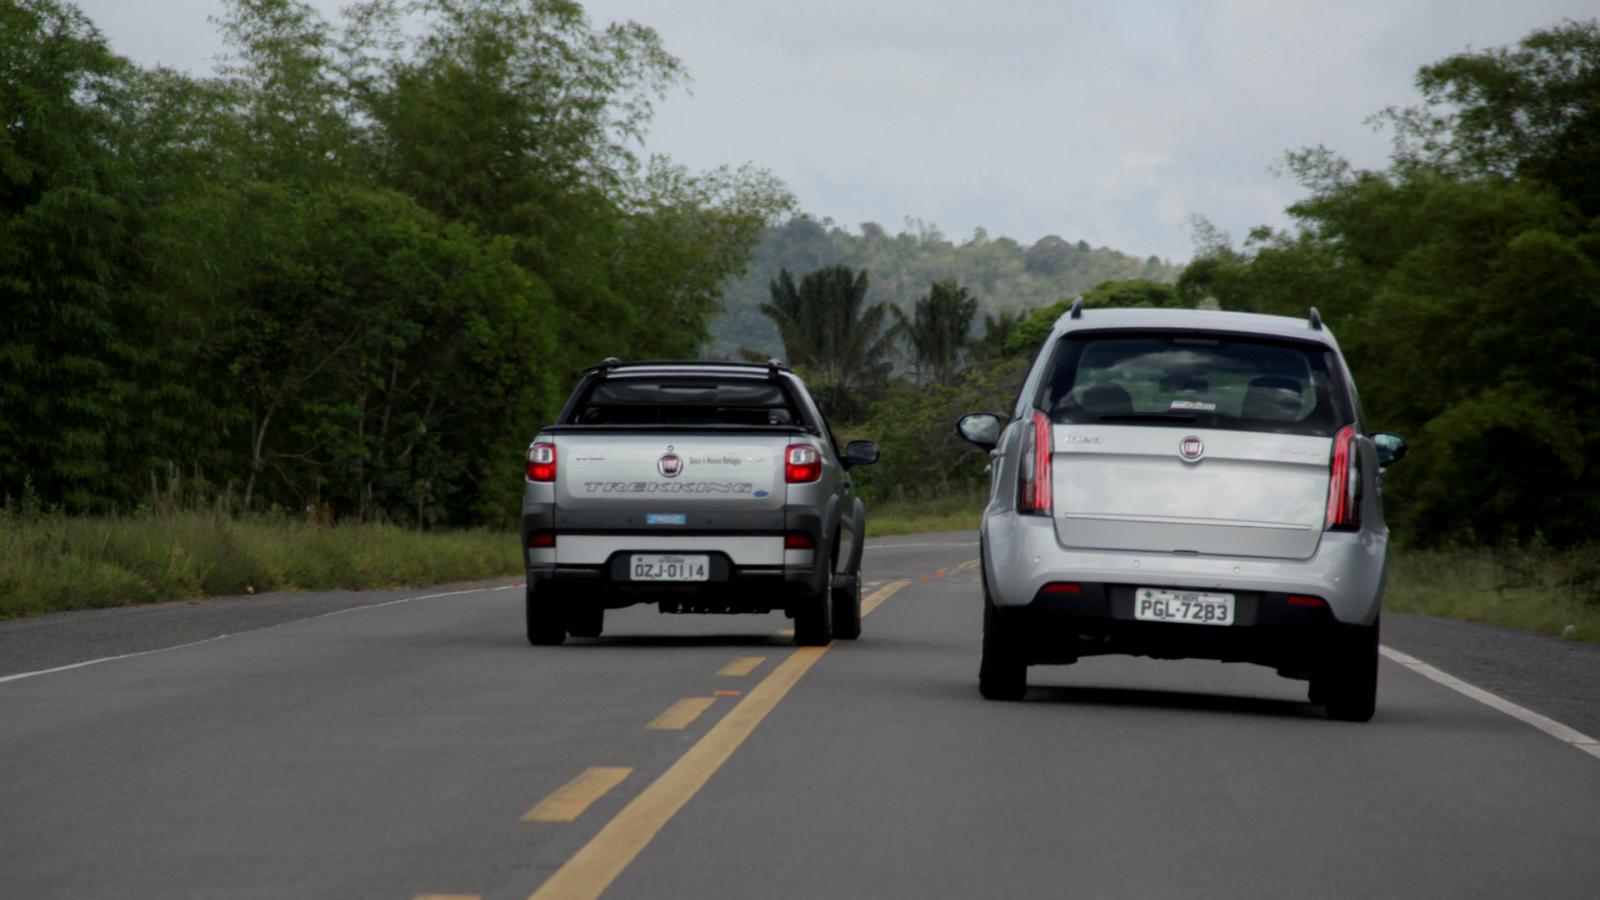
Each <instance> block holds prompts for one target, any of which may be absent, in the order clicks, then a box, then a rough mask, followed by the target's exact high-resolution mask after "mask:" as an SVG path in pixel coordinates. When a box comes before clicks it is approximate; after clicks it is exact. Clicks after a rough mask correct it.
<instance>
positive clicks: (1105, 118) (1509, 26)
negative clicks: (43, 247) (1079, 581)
mask: <svg viewBox="0 0 1600 900" xmlns="http://www.w3.org/2000/svg"><path fill="white" fill-rule="evenodd" d="M79 5H80V7H81V8H83V9H84V11H85V12H87V13H88V14H89V16H90V18H91V19H93V20H94V21H95V23H96V24H97V25H98V26H99V27H100V28H101V30H102V31H103V32H105V34H106V36H107V37H108V39H109V40H110V42H111V45H112V48H113V49H114V50H116V51H117V52H119V53H121V54H123V55H125V56H128V57H131V58H132V59H134V60H135V61H137V62H140V63H143V64H146V65H152V64H155V63H158V62H159V63H162V64H165V65H169V66H173V67H176V68H180V69H186V70H189V71H191V72H195V73H197V74H199V73H206V72H209V71H210V69H211V66H212V59H213V57H214V56H215V55H216V54H217V53H219V52H220V51H221V44H220V41H219V40H218V39H217V37H216V32H215V30H214V28H213V27H212V26H210V25H208V24H207V22H206V19H207V16H209V15H214V14H217V13H218V12H220V11H221V8H222V2H221V0H82V2H80V3H79ZM313 5H315V6H317V7H318V8H319V9H322V10H324V11H325V12H326V14H328V15H330V16H332V15H335V14H336V11H337V9H338V8H339V7H340V6H342V5H343V0H313ZM585 6H586V8H587V9H588V10H589V13H590V16H591V18H592V20H593V21H594V22H595V23H596V24H597V25H598V24H603V23H605V22H609V21H613V20H620V19H632V20H634V21H637V22H641V23H643V24H645V25H649V26H651V27H652V28H654V29H656V31H657V32H659V33H660V35H661V37H662V40H663V42H664V43H665V45H666V48H667V49H668V50H669V51H670V52H672V53H673V54H674V55H676V56H677V57H678V58H680V59H681V60H683V61H684V63H685V64H686V65H687V67H688V68H689V71H690V73H691V75H692V77H693V81H692V83H691V84H690V85H689V86H688V88H687V90H677V91H674V92H673V93H672V94H671V95H669V96H668V97H667V99H666V100H665V101H663V102H662V103H660V104H659V105H658V106H657V110H656V119H655V125H654V128H653V129H652V132H651V135H650V138H649V141H648V143H647V145H646V149H647V150H648V151H650V152H659V153H664V154H666V155H668V156H670V157H672V158H673V159H675V160H677V161H679V162H682V163H685V164H687V165H689V166H691V167H694V168H700V169H704V168H710V167H713V166H716V165H720V164H723V163H732V164H738V163H743V162H753V163H755V164H757V165H759V166H762V167H764V168H767V169H770V170H771V171H772V172H774V173H775V174H777V175H778V176H779V177H780V178H782V179H783V181H784V182H785V183H786V184H788V186H789V188H790V189H791V190H793V191H794V193H795V195H796V196H797V197H798V198H799V201H800V205H801V208H802V209H804V210H805V211H806V212H808V213H811V214H812V215H814V216H817V217H819V218H823V217H827V218H831V219H833V220H834V221H835V222H837V223H838V224H841V225H846V226H849V227H851V228H852V229H855V228H856V227H857V226H859V224H860V223H862V222H877V223H879V224H881V225H883V226H884V227H886V228H888V229H889V230H890V231H891V232H895V231H899V230H901V228H902V227H903V224H904V222H905V220H906V219H907V218H916V219H921V220H922V221H924V222H927V223H929V224H932V225H937V226H938V227H939V229H940V230H942V231H943V232H944V233H945V234H946V235H947V236H949V237H950V238H952V239H955V240H966V239H969V238H970V237H971V236H972V234H973V231H974V229H976V228H979V227H982V228H984V229H986V230H987V231H988V233H989V236H990V237H999V236H1001V235H1005V236H1009V237H1012V238H1015V239H1017V240H1019V241H1021V242H1023V243H1032V242H1033V241H1034V240H1037V239H1038V238H1040V237H1042V236H1044V235H1046V234H1058V235H1060V236H1062V237H1064V238H1067V239H1068V240H1073V241H1076V240H1079V239H1082V240H1087V241H1088V242H1089V243H1091V244H1094V245H1096V246H1109V247H1113V248H1116V249H1118V250H1123V251H1125V252H1128V253H1133V254H1136V255H1139V256H1147V255H1150V254H1155V255H1157V256H1161V257H1163V258H1167V259H1171V260H1174V261H1178V260H1183V259H1187V258H1188V257H1189V256H1190V254H1191V251H1192V241H1191V234H1190V229H1189V227H1188V225H1187V223H1186V219H1187V217H1188V216H1189V215H1190V214H1194V213H1198V214H1200V215H1203V216H1205V217H1206V218H1208V219H1210V220H1211V221H1212V222H1213V223H1215V224H1216V225H1218V226H1219V227H1221V228H1222V229H1223V230H1224V231H1226V232H1228V233H1230V234H1232V235H1233V237H1234V238H1235V240H1236V241H1237V240H1238V239H1241V238H1243V237H1244V235H1245V233H1246V232H1247V231H1248V230H1249V229H1250V228H1251V227H1253V226H1255V225H1258V224H1263V223H1265V224H1270V225H1274V226H1282V225H1284V224H1285V223H1286V219H1285V217H1284V215H1283V209H1284V207H1285V206H1286V205H1287V204H1288V203H1290V202H1292V201H1293V200H1294V199H1295V198H1297V197H1298V196H1300V195H1301V191H1300V189H1299V187H1298V186H1297V185H1296V184H1295V183H1294V182H1292V181H1291V180H1289V179H1287V178H1284V177H1278V176H1275V175H1273V174H1272V173H1271V172H1270V171H1269V169H1270V168H1271V167H1272V166H1273V165H1274V164H1275V163H1276V162H1277V161H1279V160H1280V159H1281V158H1282V156H1283V153H1284V151H1285V150H1287V149H1290V148H1297V147H1302V146H1311V145H1316V144H1323V145H1326V146H1328V147H1330V148H1332V149H1334V150H1336V151H1338V152H1340V153H1342V154H1343V155H1345V156H1346V157H1348V158H1350V159H1351V160H1353V161H1354V162H1356V163H1357V164H1358V165H1366V166H1379V165H1382V163H1383V161H1384V159H1385V157H1386V155H1387V151H1388V135H1387V134H1382V133H1374V132H1373V130H1372V129H1371V128H1370V127H1369V126H1368V125H1366V124H1364V122H1365V120H1366V119H1367V118H1368V117H1369V116H1370V115H1371V114H1372V113H1374V112H1377V111H1378V110H1380V109H1382V108H1383V107H1385V106H1389V105H1406V104H1410V103H1413V102H1414V101H1415V99H1416V94H1415V91H1414V88H1413V87H1412V79H1413V77H1414V76H1415V74H1416V70H1417V68H1418V67H1419V66H1421V65H1424V64H1426V63H1429V62H1433V61H1436V60H1438V59H1441V58H1443V57H1444V56H1447V55H1449V54H1451V53H1456V52H1459V51H1462V50H1465V49H1468V48H1476V49H1481V48H1485V47H1495V46H1502V45H1505V44H1510V43H1514V42H1515V41H1516V40H1517V39H1519V38H1520V37H1522V36H1523V35H1525V34H1527V33H1528V32H1529V31H1531V30H1533V29H1535V28H1542V27H1548V26H1550V25H1554V24H1556V23H1558V22H1560V21H1561V20H1562V19H1563V18H1574V19H1578V18H1592V17H1594V16H1595V15H1596V14H1597V12H1600V3H1597V2H1596V0H1514V2H1513V0H1322V2H1318V3H1302V2H1291V0H1233V2H1198V0H1195V2H1183V0H1166V2H1132V0H1125V2H1076V0H996V2H990V3H975V2H972V0H960V2H957V0H808V2H795V0H591V2H588V3H586V4H585Z"/></svg>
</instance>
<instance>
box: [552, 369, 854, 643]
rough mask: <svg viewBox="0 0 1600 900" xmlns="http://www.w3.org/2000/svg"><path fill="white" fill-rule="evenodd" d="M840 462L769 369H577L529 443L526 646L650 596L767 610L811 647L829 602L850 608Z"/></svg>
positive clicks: (719, 609)
mask: <svg viewBox="0 0 1600 900" xmlns="http://www.w3.org/2000/svg"><path fill="white" fill-rule="evenodd" d="M874 455H875V452H874ZM856 461H870V460H856ZM851 462H852V460H847V459H843V458H841V457H840V455H839V454H838V453H837V452H836V451H835V449H834V447H833V445H832V442H831V439H830V437H829V436H828V434H827V431H826V425H825V424H824V423H823V422H822V421H821V416H820V414H819V413H818V412H817V411H816V409H815V406H814V405H813V404H812V402H811V400H810V397H809V396H808V395H807V394H806V393H805V388H804V385H803V384H802V383H801V382H800V381H799V379H798V378H796V377H795V376H794V375H793V374H792V373H790V372H789V371H788V370H786V369H782V368H781V367H777V366H748V365H736V364H714V363H700V364H687V363H674V364H666V363H654V364H628V365H624V364H620V363H618V364H612V365H606V366H601V367H597V368H596V369H593V370H590V371H589V372H587V373H586V374H585V377H584V378H583V380H582V381H581V382H580V384H579V385H578V388H577V390H576V391H575V392H574V394H573V396H572V398H571V399H570V400H569V401H568V403H567V406H566V408H565V409H564V410H563V411H562V414H561V416H560V418H559V419H558V420H557V422H556V424H553V425H550V426H547V427H546V428H544V429H543V430H542V431H541V432H540V433H539V435H538V437H537V438H536V440H535V441H534V443H533V444H532V446H530V447H529V450H528V462H527V478H526V490H525V493H524V499H523V508H522V530H523V546H524V552H525V558H526V562H527V571H528V595H527V613H528V639H529V640H530V641H531V642H533V643H536V644H551V643H560V642H561V641H562V640H563V639H564V638H565V637H566V635H568V634H571V635H575V636H580V637H592V636H597V635H598V634H599V633H600V631H601V630H602V628H603V623H604V616H605V611H606V610H607V609H616V608H620V607H625V606H629V605H632V604H635V603H655V604H657V605H658V606H659V607H660V609H661V611H662V612H669V613H696V612H701V613H729V612H760V613H765V612H772V611H778V610H781V611H783V612H785V613H786V614H788V615H790V616H792V617H794V618H795V630H796V639H797V640H798V641H800V642H801V643H821V642H825V641H826V640H827V639H828V638H829V637H830V636H831V634H832V632H833V631H834V629H835V625H834V622H833V619H834V618H835V616H834V615H833V612H834V610H835V609H836V608H838V605H837V604H834V603H833V599H834V597H835V596H836V595H839V594H840V593H841V591H842V590H849V591H852V592H854V597H855V599H856V601H857V604H859V585H858V584H855V583H853V582H852V579H853V578H854V575H855V573H857V572H859V566H860V540H859V535H860V534H861V533H862V530H863V526H864V517H865V510H864V508H863V507H862V506H861V504H860V502H859V501H858V500H857V499H856V497H855V494H854V491H853V485H852V484H851V480H850V476H849V473H848V472H847V471H846V469H847V466H848V465H849V464H850V463H851ZM855 580H856V581H858V579H855ZM848 599H849V598H846V600H845V607H844V609H843V610H842V612H843V616H844V618H846V619H848V617H849V609H848ZM856 622H857V623H859V615H857V619H856ZM856 628H857V630H859V624H857V625H856ZM840 636H847V637H850V636H854V635H853V634H841V635H840Z"/></svg>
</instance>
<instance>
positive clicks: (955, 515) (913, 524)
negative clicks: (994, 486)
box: [867, 493, 988, 538]
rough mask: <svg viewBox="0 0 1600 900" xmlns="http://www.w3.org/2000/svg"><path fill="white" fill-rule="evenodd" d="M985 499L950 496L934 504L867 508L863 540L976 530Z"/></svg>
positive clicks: (906, 502) (885, 504)
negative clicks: (865, 533) (865, 537)
mask: <svg viewBox="0 0 1600 900" xmlns="http://www.w3.org/2000/svg"><path fill="white" fill-rule="evenodd" d="M986 502H988V495H987V494H983V493H968V494H953V495H951V496H949V497H940V498H938V499H935V500H885V501H881V502H878V503H869V504H867V537H869V538H875V537H888V536H889V535H892V534H921V533H923V532H929V531H972V532H976V531H977V530H978V519H979V518H980V517H981V516H982V515H983V506H984V504H985V503H986Z"/></svg>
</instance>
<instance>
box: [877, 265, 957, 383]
mask: <svg viewBox="0 0 1600 900" xmlns="http://www.w3.org/2000/svg"><path fill="white" fill-rule="evenodd" d="M892 309H893V310H894V317H895V331H896V333H897V334H898V336H899V337H901V338H902V339H904V341H905V342H906V345H907V349H908V350H909V351H910V357H911V361H912V365H913V366H915V367H916V370H917V372H918V374H919V375H920V376H921V377H922V380H923V381H924V382H926V383H929V384H934V385H939V386H943V385H946V384H949V383H950V382H951V380H952V379H953V378H954V377H955V375H956V372H957V371H959V369H960V368H961V365H962V363H963V362H964V360H965V356H966V351H967V348H968V345H969V344H970V343H971V341H972V334H971V332H972V319H973V317H974V316H976V315H977V313H978V298H976V297H974V296H972V295H971V294H969V293H967V289H966V288H964V287H961V286H960V285H958V284H956V283H955V282H954V281H952V280H944V281H936V282H934V283H933V286H932V287H931V288H930V289H929V291H928V293H927V294H926V295H925V296H923V297H921V298H920V299H918V300H917V304H916V306H915V308H914V309H913V310H912V313H911V315H909V316H908V315H906V314H905V313H904V312H901V311H900V308H899V307H898V306H896V307H892Z"/></svg>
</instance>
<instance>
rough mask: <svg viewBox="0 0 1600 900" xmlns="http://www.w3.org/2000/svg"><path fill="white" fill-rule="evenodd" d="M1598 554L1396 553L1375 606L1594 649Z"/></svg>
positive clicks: (1599, 629)
mask: <svg viewBox="0 0 1600 900" xmlns="http://www.w3.org/2000/svg"><path fill="white" fill-rule="evenodd" d="M1597 560H1600V548H1596V547H1580V548H1577V549H1573V550H1564V551H1554V550H1545V549H1533V550H1528V549H1508V550H1486V549H1454V550H1407V549H1402V550H1397V551H1395V552H1394V555H1393V556H1392V557H1391V558H1390V560H1389V585H1388V588H1387V590H1386V591H1385V592H1384V597H1383V606H1384V608H1385V609H1388V610H1392V611H1394V612H1405V613H1420V614H1422V615H1426V616H1441V617H1444V618H1449V619H1465V620H1467V621H1471V622H1488V623H1490V624H1493V625H1502V626H1505V627H1507V628H1517V629H1521V630H1523V631H1537V632H1543V633H1545V634H1554V635H1560V636H1562V637H1566V638H1572V639H1575V640H1582V641H1589V642H1591V643H1600V593H1597V591H1596V586H1597V585H1596V578H1595V576H1596V573H1597V567H1596V562H1597Z"/></svg>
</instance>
